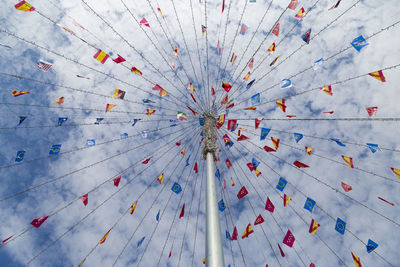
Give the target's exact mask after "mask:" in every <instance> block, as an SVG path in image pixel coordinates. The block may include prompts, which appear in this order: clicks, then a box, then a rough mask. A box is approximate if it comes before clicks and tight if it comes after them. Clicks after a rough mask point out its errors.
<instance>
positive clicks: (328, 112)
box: [322, 110, 335, 114]
mask: <svg viewBox="0 0 400 267" xmlns="http://www.w3.org/2000/svg"><path fill="white" fill-rule="evenodd" d="M334 112H335V111H333V110H331V111H324V112H322V113H324V114H333V113H334Z"/></svg>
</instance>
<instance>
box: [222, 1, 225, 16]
mask: <svg viewBox="0 0 400 267" xmlns="http://www.w3.org/2000/svg"><path fill="white" fill-rule="evenodd" d="M224 9H225V0H222V12H221V14H222V13H224Z"/></svg>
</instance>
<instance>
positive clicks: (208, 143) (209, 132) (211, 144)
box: [202, 113, 218, 159]
mask: <svg viewBox="0 0 400 267" xmlns="http://www.w3.org/2000/svg"><path fill="white" fill-rule="evenodd" d="M203 116H204V126H203V136H204V147H203V151H202V154H203V159H206V157H207V153H209V152H210V153H212V154H213V157H214V158H215V152H217V149H218V146H217V144H216V142H217V137H216V134H215V125H216V122H217V120H216V119H215V117H214V116H213V115H211V114H209V113H205V114H203Z"/></svg>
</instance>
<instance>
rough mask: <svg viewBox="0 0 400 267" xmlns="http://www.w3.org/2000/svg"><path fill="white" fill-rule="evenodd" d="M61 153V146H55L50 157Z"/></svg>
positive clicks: (51, 149)
mask: <svg viewBox="0 0 400 267" xmlns="http://www.w3.org/2000/svg"><path fill="white" fill-rule="evenodd" d="M60 151H61V144H59V145H53V146H52V147H51V148H50V152H49V155H58V154H60Z"/></svg>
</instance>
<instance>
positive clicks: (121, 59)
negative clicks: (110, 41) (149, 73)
mask: <svg viewBox="0 0 400 267" xmlns="http://www.w3.org/2000/svg"><path fill="white" fill-rule="evenodd" d="M112 61H114V62H115V63H117V64H118V63H121V62H124V61H126V60H125V59H124V58H123V57H121V56H120V55H118V57H117V58H116V59H113V60H112Z"/></svg>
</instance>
